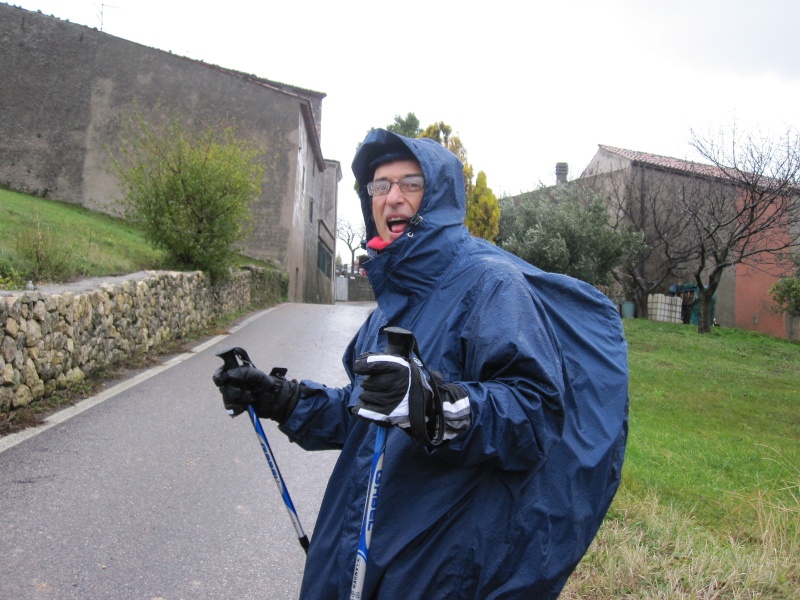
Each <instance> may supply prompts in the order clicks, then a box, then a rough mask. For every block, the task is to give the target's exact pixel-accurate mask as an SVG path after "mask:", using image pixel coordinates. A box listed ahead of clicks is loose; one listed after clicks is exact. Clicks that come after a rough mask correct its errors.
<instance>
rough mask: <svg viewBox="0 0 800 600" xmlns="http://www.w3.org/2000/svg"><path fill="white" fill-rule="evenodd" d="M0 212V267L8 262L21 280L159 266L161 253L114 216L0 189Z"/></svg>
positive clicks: (53, 278)
mask: <svg viewBox="0 0 800 600" xmlns="http://www.w3.org/2000/svg"><path fill="white" fill-rule="evenodd" d="M0 211H2V215H3V218H2V219H1V220H0V257H2V259H4V260H3V262H2V264H0V268H2V265H3V264H5V265H6V270H8V269H9V268H10V267H9V265H13V268H14V269H15V270H16V272H17V273H18V274H19V277H20V278H23V279H25V280H27V279H36V280H39V281H54V280H60V279H73V278H76V277H81V276H83V277H91V276H103V275H116V274H123V273H133V272H136V271H140V270H142V269H156V268H161V267H162V266H164V265H165V262H164V257H163V254H162V253H161V252H160V251H158V250H155V249H154V248H152V247H151V246H150V245H149V244H148V243H147V242H146V241H145V239H144V236H143V235H142V234H141V232H140V231H138V230H137V229H135V228H133V227H130V226H128V225H127V224H126V223H125V222H124V221H122V220H120V219H114V218H112V217H109V216H105V215H102V214H100V213H97V212H92V211H89V210H87V209H84V208H82V207H80V206H76V205H72V204H66V203H63V202H57V201H52V200H45V199H42V198H36V197H32V196H27V195H25V194H18V193H15V192H9V191H6V190H0ZM2 275H3V273H2V272H0V276H2ZM14 283H19V281H17V282H14Z"/></svg>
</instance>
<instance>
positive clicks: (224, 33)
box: [9, 0, 800, 258]
mask: <svg viewBox="0 0 800 600" xmlns="http://www.w3.org/2000/svg"><path fill="white" fill-rule="evenodd" d="M9 3H10V4H16V5H18V6H22V7H23V8H26V9H28V10H41V11H42V12H43V13H45V14H49V15H53V16H56V17H59V18H61V19H68V20H70V21H72V22H75V23H80V24H83V25H89V26H92V27H97V28H98V29H99V28H100V27H101V14H102V29H103V30H104V31H105V32H106V33H109V34H111V35H115V36H118V37H121V38H124V39H127V40H130V41H133V42H137V43H140V44H144V45H146V46H151V47H154V48H160V49H163V50H169V51H172V52H173V53H175V54H179V55H182V56H187V57H190V58H194V59H198V60H203V61H206V62H209V63H213V64H218V65H221V66H224V67H228V68H232V69H236V70H240V71H244V72H247V73H252V74H255V75H258V76H259V77H263V78H266V79H272V80H275V81H281V82H284V83H289V84H292V85H296V86H300V87H303V88H308V89H312V90H316V91H320V92H325V93H326V94H327V97H326V98H325V99H324V100H323V103H322V149H323V153H324V155H325V157H326V158H330V159H335V160H339V161H340V162H341V163H342V170H343V173H344V178H343V179H342V182H341V184H340V190H339V197H340V214H343V216H345V217H346V218H350V219H351V220H353V221H355V220H356V219H359V220H360V211H359V209H358V207H357V199H356V196H355V194H354V192H353V177H352V173H351V171H350V163H351V161H352V158H353V154H354V151H355V148H356V145H357V144H358V143H359V142H360V141H361V140H362V139H363V137H364V135H365V134H366V132H367V131H368V130H369V129H370V127H381V126H385V125H388V124H389V123H391V122H392V121H393V120H394V117H395V115H406V114H407V113H408V112H414V113H415V114H416V115H417V117H419V119H420V121H421V124H422V125H423V126H425V125H428V124H429V123H432V122H435V121H445V122H446V123H448V124H449V125H451V126H452V127H453V129H454V130H455V132H456V133H457V134H458V135H459V136H460V137H461V140H462V142H463V143H464V145H465V146H466V148H467V152H468V160H469V161H470V163H472V165H473V167H474V169H475V173H476V174H477V172H478V171H484V172H485V173H486V176H487V183H488V185H489V187H491V188H492V189H493V191H494V192H495V194H497V195H498V196H501V195H503V194H516V193H519V192H521V191H528V190H530V189H534V188H535V187H537V185H538V184H539V183H540V182H541V183H545V184H552V183H554V182H555V173H554V169H555V163H556V162H561V161H564V162H568V163H569V167H570V177H573V176H577V175H578V174H579V173H580V172H581V171H582V170H583V168H584V167H585V166H586V164H587V163H588V162H589V160H590V159H591V157H592V156H593V155H594V153H595V151H596V150H597V145H598V144H607V145H611V146H618V147H622V148H628V149H631V150H638V151H643V152H651V153H654V154H663V155H667V156H673V157H677V158H688V159H693V158H696V157H694V156H693V155H692V153H691V149H690V148H689V145H688V138H689V130H690V129H695V130H700V131H707V130H709V129H716V128H718V127H720V126H723V127H724V126H726V125H729V124H730V123H731V122H732V121H733V119H734V117H735V119H736V121H737V123H738V124H739V127H740V128H746V129H749V130H753V131H755V130H759V131H761V132H762V133H765V134H768V135H774V136H776V137H777V136H778V135H780V134H781V133H782V132H783V131H784V130H785V128H786V127H787V126H789V125H793V126H794V125H800V36H798V35H797V34H796V31H795V30H794V29H795V28H796V26H797V24H798V23H800V2H797V1H796V0H794V1H789V0H693V1H692V0H657V1H652V0H559V1H558V2H553V1H549V2H540V1H538V0H531V1H528V2H520V1H519V0H490V1H488V2H482V3H478V2H464V1H463V0H460V1H451V0H438V1H437V0H426V1H418V0H406V1H404V2H401V3H389V2H376V1H375V0H365V1H362V0H352V1H350V0H341V1H340V2H331V1H330V0H324V1H322V0H304V1H303V2H290V1H287V0H281V1H280V2H277V1H275V0H262V1H255V0H254V1H249V2H247V1H241V0H228V1H227V2H207V3H206V2H199V1H198V0H109V4H104V5H103V4H101V3H100V2H99V1H97V2H96V1H94V0H12V1H11V2H9ZM101 9H102V10H101ZM342 257H343V258H347V257H349V253H342Z"/></svg>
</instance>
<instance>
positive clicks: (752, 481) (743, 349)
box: [562, 320, 800, 600]
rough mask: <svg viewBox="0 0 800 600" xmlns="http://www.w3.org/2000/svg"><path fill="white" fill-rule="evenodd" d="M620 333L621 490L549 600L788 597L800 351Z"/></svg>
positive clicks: (799, 428)
mask: <svg viewBox="0 0 800 600" xmlns="http://www.w3.org/2000/svg"><path fill="white" fill-rule="evenodd" d="M625 330H626V335H627V337H628V341H629V344H630V349H629V363H630V392H631V410H630V438H629V443H628V451H627V456H626V462H625V466H624V469H623V481H622V486H621V488H620V491H619V493H618V494H617V497H616V498H615V500H614V503H613V504H612V507H611V510H610V511H609V515H608V517H607V518H606V521H605V523H604V524H603V526H602V527H601V529H600V532H599V534H598V537H597V539H596V540H595V542H594V543H593V545H592V547H591V548H590V551H589V553H587V555H586V557H585V558H584V560H583V561H582V562H581V564H580V565H579V566H578V568H577V569H576V571H575V574H574V575H573V577H572V578H571V580H570V581H569V583H568V584H567V587H566V588H565V591H564V594H563V596H562V598H564V599H565V600H572V599H575V600H577V599H581V600H589V599H597V600H601V599H603V600H605V599H607V598H637V599H641V598H646V599H649V598H653V599H656V598H657V599H675V598H681V599H683V598H685V599H687V600H689V599H692V600H694V599H696V598H709V599H710V598H731V599H733V598H770V599H776V600H777V599H789V598H800V592H798V590H800V525H799V523H800V443H799V442H800V345H798V344H796V343H792V342H787V341H784V340H777V339H773V338H769V337H766V336H763V335H760V334H755V333H751V332H746V331H740V330H733V329H714V331H713V332H712V333H710V334H708V335H703V336H700V335H698V334H697V332H696V329H695V328H694V327H690V326H685V325H672V324H666V323H654V322H648V321H641V320H626V321H625Z"/></svg>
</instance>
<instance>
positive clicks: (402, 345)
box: [350, 327, 416, 600]
mask: <svg viewBox="0 0 800 600" xmlns="http://www.w3.org/2000/svg"><path fill="white" fill-rule="evenodd" d="M383 331H384V333H386V354H394V355H395V356H402V357H403V358H405V359H406V360H411V351H412V350H413V349H414V345H415V344H416V342H415V340H414V334H413V333H411V332H410V331H407V330H405V329H401V328H400V327H386V328H385V329H384V330H383ZM376 425H377V430H376V431H375V449H374V450H373V452H372V466H371V468H370V473H369V488H367V499H366V502H365V503H364V516H363V517H362V518H361V535H360V536H359V539H358V553H357V554H356V566H355V569H354V570H353V584H352V586H351V588H350V600H361V593H362V591H363V590H364V579H365V577H366V575H367V555H368V554H369V544H370V541H371V540H372V526H373V522H374V518H375V506H376V505H377V501H378V489H379V488H380V486H381V474H382V472H383V457H384V455H385V454H386V434H387V432H388V430H389V426H388V425H382V424H378V423H376Z"/></svg>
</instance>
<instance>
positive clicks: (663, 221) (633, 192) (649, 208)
mask: <svg viewBox="0 0 800 600" xmlns="http://www.w3.org/2000/svg"><path fill="white" fill-rule="evenodd" d="M587 179H588V180H589V181H590V182H591V183H589V181H587V184H588V185H591V186H592V187H593V188H594V189H596V190H598V191H599V192H601V193H602V194H603V195H604V197H605V200H606V203H607V205H608V208H609V211H610V212H611V215H612V226H613V227H614V228H615V229H622V230H634V231H639V232H641V233H642V235H643V242H644V243H643V244H642V245H641V246H640V247H639V248H640V250H639V251H638V252H636V254H634V255H632V256H630V257H629V258H628V260H626V261H625V262H624V263H623V264H622V265H621V266H620V267H619V268H617V269H616V270H615V271H614V273H613V275H614V279H616V280H617V281H618V282H619V283H620V284H621V285H622V286H623V287H624V288H625V289H627V290H628V291H629V293H630V294H631V296H632V298H633V300H634V302H635V304H636V310H637V314H639V315H640V316H641V317H644V318H647V299H648V296H649V295H650V294H653V293H657V292H660V291H662V290H663V289H664V287H665V286H666V285H667V284H668V283H669V282H670V281H676V280H680V279H682V278H683V277H685V276H686V274H687V273H688V266H689V261H690V259H691V255H692V254H691V244H690V243H689V240H687V236H686V233H685V232H686V227H687V222H686V215H685V213H684V212H683V210H681V208H680V207H679V206H678V205H677V204H676V203H675V202H674V201H673V197H674V195H675V193H676V190H675V185H676V183H675V179H676V178H675V176H674V175H671V174H667V173H664V172H658V171H654V170H652V169H643V168H639V167H635V168H633V169H620V170H617V171H613V172H611V173H607V174H605V175H604V176H601V177H589V178H587Z"/></svg>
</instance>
